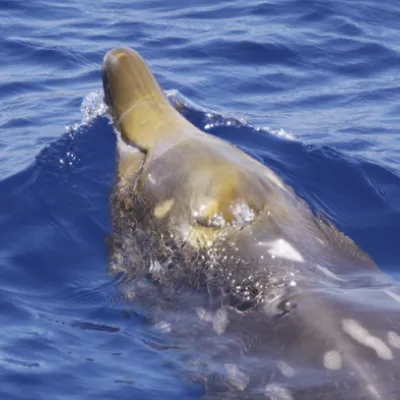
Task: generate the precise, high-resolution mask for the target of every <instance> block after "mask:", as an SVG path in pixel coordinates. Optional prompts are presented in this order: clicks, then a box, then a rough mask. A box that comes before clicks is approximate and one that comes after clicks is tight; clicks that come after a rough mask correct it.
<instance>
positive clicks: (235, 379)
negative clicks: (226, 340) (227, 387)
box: [224, 363, 250, 391]
mask: <svg viewBox="0 0 400 400" xmlns="http://www.w3.org/2000/svg"><path fill="white" fill-rule="evenodd" d="M224 367H225V370H226V373H227V377H228V380H229V382H230V383H231V384H232V385H233V386H235V387H236V388H237V389H239V390H242V391H243V390H244V389H246V386H247V385H248V384H249V382H250V378H249V377H248V376H247V375H246V374H245V373H244V372H242V371H240V370H239V368H238V367H237V365H236V364H228V363H226V364H224Z"/></svg>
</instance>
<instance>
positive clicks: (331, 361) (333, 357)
mask: <svg viewBox="0 0 400 400" xmlns="http://www.w3.org/2000/svg"><path fill="white" fill-rule="evenodd" d="M323 362H324V367H325V368H326V369H329V370H331V371H337V370H339V369H340V368H342V356H341V355H340V353H339V352H338V351H336V350H331V351H327V352H326V353H325V354H324V356H323Z"/></svg>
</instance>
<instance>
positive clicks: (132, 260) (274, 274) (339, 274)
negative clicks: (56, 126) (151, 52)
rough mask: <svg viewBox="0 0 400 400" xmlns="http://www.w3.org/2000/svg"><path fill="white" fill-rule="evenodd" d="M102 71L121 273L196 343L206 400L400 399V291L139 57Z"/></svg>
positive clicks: (139, 297) (163, 321) (124, 57)
mask: <svg viewBox="0 0 400 400" xmlns="http://www.w3.org/2000/svg"><path fill="white" fill-rule="evenodd" d="M102 73H103V86H104V93H105V101H106V103H107V105H108V106H109V109H110V113H111V115H112V119H113V122H114V127H115V130H116V131H117V136H118V177H117V181H116V184H115V188H114V190H113V194H112V225H113V232H112V238H111V257H110V258H111V263H110V264H111V270H112V271H113V272H114V273H123V274H125V275H126V276H128V277H129V281H128V283H127V285H129V286H130V288H131V289H130V290H131V298H132V299H133V301H137V302H139V303H143V304H146V305H148V306H149V308H151V310H152V312H153V314H154V316H155V319H156V320H157V321H159V322H158V326H162V327H164V328H165V329H164V330H165V331H166V332H170V334H171V335H173V336H174V338H178V339H179V340H181V341H182V343H185V344H187V343H191V344H192V346H194V350H193V352H194V353H196V357H197V358H196V360H197V363H194V364H195V366H192V369H193V370H194V371H197V375H198V376H200V377H201V379H202V380H203V382H204V387H205V397H206V398H210V399H211V398H212V399H228V398H229V399H257V398H260V399H270V400H351V399H354V400H355V399H365V400H367V399H368V400H399V399H400V290H399V286H398V285H397V284H395V283H394V282H392V281H391V280H390V279H389V278H388V277H387V276H386V275H385V274H384V273H383V272H382V271H381V270H380V269H379V268H378V267H377V266H376V264H375V263H374V262H373V261H372V259H371V258H370V257H369V256H368V255H367V254H365V253H364V252H363V251H362V250H361V249H360V248H359V247H358V246H357V245H356V244H355V243H354V242H353V241H352V240H351V239H350V238H348V237H347V236H345V235H344V234H342V233H341V232H339V231H338V230H337V229H336V228H335V226H334V225H333V224H331V223H330V222H329V221H327V219H326V218H324V217H323V216H322V215H319V214H317V215H315V214H314V213H313V212H312V211H311V210H310V208H309V206H308V205H307V204H306V203H305V202H304V201H303V200H302V199H301V198H299V197H298V196H297V195H296V193H295V192H294V190H293V189H292V188H291V187H289V186H288V185H287V184H285V183H284V182H283V181H282V180H281V179H280V178H279V177H278V176H277V175H276V174H275V173H274V172H273V171H272V170H271V169H269V168H268V167H266V166H265V165H262V164H261V163H259V162H258V161H256V160H254V159H253V158H251V157H250V156H249V155H247V154H245V153H244V152H242V151H240V150H239V149H237V148H236V147H235V146H233V145H231V144H229V143H227V142H225V141H223V140H220V139H218V138H215V137H212V136H211V135H208V134H206V133H204V132H202V131H200V130H199V129H197V128H196V127H195V126H193V125H192V124H190V123H189V122H188V121H187V120H186V119H185V118H184V117H183V116H182V115H180V114H179V112H178V111H177V110H176V109H174V108H173V107H172V106H171V105H170V103H169V102H168V100H167V99H166V97H165V96H164V93H163V92H162V90H161V88H160V87H159V85H158V83H157V82H156V80H155V78H154V76H153V74H152V73H151V71H150V70H149V68H148V67H147V65H146V63H145V62H144V60H143V59H142V58H141V56H140V55H139V54H138V53H136V52H135V51H133V50H130V49H127V48H116V49H114V50H112V51H110V52H108V53H107V55H106V56H105V58H104V62H103V67H102ZM124 290H126V288H125V289H124ZM188 368H189V367H188ZM192 372H193V371H192ZM194 375H196V372H194Z"/></svg>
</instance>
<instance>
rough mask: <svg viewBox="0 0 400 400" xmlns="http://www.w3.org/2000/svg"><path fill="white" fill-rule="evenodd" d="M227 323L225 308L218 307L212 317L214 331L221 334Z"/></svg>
mask: <svg viewBox="0 0 400 400" xmlns="http://www.w3.org/2000/svg"><path fill="white" fill-rule="evenodd" d="M228 323H229V320H228V313H227V312H226V310H225V308H222V307H221V308H219V309H218V310H217V311H216V313H215V314H214V316H213V319H212V324H213V328H214V330H215V332H217V333H218V335H222V334H223V333H224V332H225V330H226V327H227V326H228Z"/></svg>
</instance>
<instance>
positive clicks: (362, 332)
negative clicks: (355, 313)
mask: <svg viewBox="0 0 400 400" xmlns="http://www.w3.org/2000/svg"><path fill="white" fill-rule="evenodd" d="M342 329H343V331H344V332H345V333H347V334H348V335H349V336H350V337H351V338H353V339H354V340H355V341H356V342H358V343H360V344H362V345H364V346H366V347H369V348H371V349H372V350H374V351H375V353H376V354H377V356H378V357H380V358H382V359H383V360H392V359H393V353H392V350H390V348H389V347H388V346H387V345H386V344H385V342H383V340H381V339H379V338H378V337H376V336H372V335H371V334H370V332H369V331H368V330H367V329H365V328H364V327H363V326H362V325H361V324H360V323H358V322H357V321H355V320H354V319H344V320H342Z"/></svg>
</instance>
